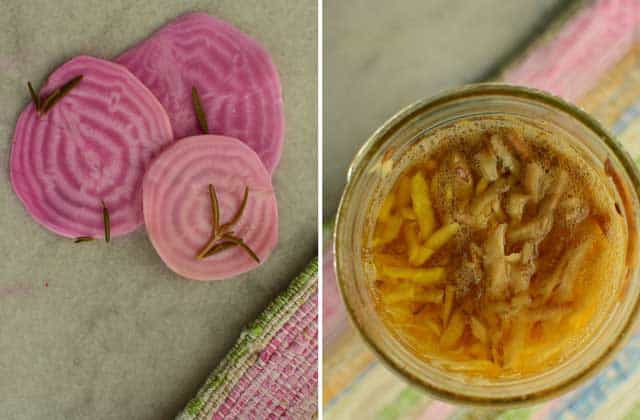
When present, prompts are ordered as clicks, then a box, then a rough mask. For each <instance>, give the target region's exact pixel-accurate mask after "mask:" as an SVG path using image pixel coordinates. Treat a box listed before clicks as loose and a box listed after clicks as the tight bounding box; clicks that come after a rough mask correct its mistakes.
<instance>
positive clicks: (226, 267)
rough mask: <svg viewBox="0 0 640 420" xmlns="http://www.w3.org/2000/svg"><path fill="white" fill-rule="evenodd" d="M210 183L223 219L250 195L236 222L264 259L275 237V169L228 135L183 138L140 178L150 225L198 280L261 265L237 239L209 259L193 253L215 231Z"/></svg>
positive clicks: (175, 264) (158, 241) (165, 249)
mask: <svg viewBox="0 0 640 420" xmlns="http://www.w3.org/2000/svg"><path fill="white" fill-rule="evenodd" d="M209 185H212V186H213V187H215V189H216V192H217V196H218V201H219V203H220V222H221V223H226V222H227V221H229V220H230V219H232V218H233V216H234V214H235V213H236V211H237V209H238V208H239V207H240V205H241V203H242V199H243V196H244V190H245V187H246V188H248V190H249V194H248V200H247V204H246V207H245V210H244V212H243V213H242V216H241V217H240V219H239V221H238V222H237V224H235V225H234V227H233V230H234V233H235V235H236V236H239V237H241V238H242V239H243V240H244V242H245V243H246V244H247V245H249V247H250V248H251V249H253V251H255V253H256V254H257V255H258V257H259V258H260V262H261V263H262V262H264V261H265V260H266V259H267V258H268V257H269V255H270V254H271V251H272V250H273V248H274V247H275V246H276V243H277V242H278V208H277V205H276V197H275V193H274V191H273V186H272V185H271V176H270V174H269V173H268V172H267V170H266V169H265V167H264V165H263V164H262V162H261V161H260V158H258V155H256V153H255V152H254V151H253V150H251V149H250V148H249V147H248V146H247V145H246V144H244V143H242V142H240V141H239V140H237V139H234V138H230V137H223V136H214V135H202V136H193V137H188V138H185V139H181V140H178V141H177V142H175V144H173V145H172V146H171V147H169V148H168V149H167V150H165V151H164V152H163V153H162V154H161V155H160V156H158V157H157V158H156V159H155V160H154V161H153V163H152V164H151V167H150V168H149V170H148V171H147V173H146V175H145V177H144V182H143V186H142V193H143V207H144V221H145V225H146V227H147V233H148V235H149V238H150V239H151V242H152V243H153V246H154V247H155V249H156V251H157V252H158V254H159V255H160V257H161V258H162V260H163V261H164V262H165V264H166V265H167V266H168V267H169V268H170V269H171V270H173V271H174V272H176V273H178V274H180V275H181V276H184V277H187V278H190V279H194V280H220V279H224V278H228V277H232V276H235V275H238V274H241V273H244V272H246V271H249V270H252V269H254V268H256V267H257V266H258V263H257V262H256V261H254V260H253V259H251V258H250V257H249V255H248V254H247V253H246V252H245V251H243V250H242V249H240V248H238V247H235V248H231V249H227V250H224V251H222V252H220V253H218V254H215V255H212V256H210V257H207V258H204V259H197V258H196V255H197V254H198V252H199V251H200V250H201V249H202V248H203V246H204V245H205V244H206V243H207V241H208V240H209V238H210V235H211V232H212V216H211V204H210V199H209V192H208V191H209V189H208V187H209Z"/></svg>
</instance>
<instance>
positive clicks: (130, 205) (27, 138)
mask: <svg viewBox="0 0 640 420" xmlns="http://www.w3.org/2000/svg"><path fill="white" fill-rule="evenodd" d="M79 75H82V76H83V78H82V80H81V81H80V82H79V83H78V84H77V85H76V86H75V87H74V88H73V89H72V90H71V91H70V92H69V93H68V94H67V95H66V96H64V97H63V98H62V99H61V100H60V101H58V102H57V103H56V104H55V105H54V106H53V107H52V108H51V109H50V110H49V111H48V112H47V113H46V114H42V115H40V114H39V113H38V112H37V110H36V109H35V107H34V105H33V103H31V104H29V105H28V106H27V107H26V109H25V110H24V111H23V112H22V114H20V117H19V119H18V123H17V126H16V129H15V132H14V137H13V145H12V147H11V163H10V166H11V169H10V172H11V184H12V186H13V189H14V191H15V192H16V194H17V195H18V197H19V198H20V200H22V202H23V203H24V205H25V207H26V209H27V211H28V212H29V213H30V214H31V216H32V217H33V218H34V219H35V220H36V221H37V222H38V223H40V224H42V225H43V226H44V227H46V228H47V229H49V230H51V231H53V232H55V233H57V234H59V235H62V236H66V237H71V238H73V237H80V236H91V237H95V238H102V237H103V236H104V219H103V208H102V201H104V203H105V205H106V207H107V208H108V210H109V214H110V219H111V223H110V225H111V236H112V237H113V236H120V235H124V234H127V233H129V232H131V231H133V230H135V229H136V228H137V227H139V226H140V225H141V224H142V222H143V217H142V192H141V185H142V178H143V176H144V172H145V169H146V168H147V166H148V164H149V163H150V161H151V159H152V158H153V157H154V156H155V155H156V154H157V153H158V152H159V151H160V150H161V149H162V148H163V147H164V146H165V145H168V144H169V143H170V142H171V141H172V140H173V134H172V131H171V124H170V122H169V117H168V116H167V113H166V112H165V110H164V109H163V108H162V105H160V103H159V102H158V100H157V99H156V98H155V96H153V94H152V93H151V92H150V91H149V89H147V88H146V87H145V86H144V85H143V84H142V83H141V82H140V81H139V80H138V79H136V78H135V77H134V76H133V75H132V74H131V73H130V72H129V71H128V70H127V69H126V68H124V67H123V66H121V65H118V64H115V63H112V62H110V61H105V60H100V59H97V58H93V57H88V56H79V57H76V58H74V59H72V60H71V61H68V62H67V63H65V64H63V65H62V66H61V67H59V68H58V69H57V70H55V71H54V72H53V73H52V74H51V75H50V76H49V78H48V80H47V83H46V84H45V85H44V87H43V88H42V90H41V92H40V94H41V95H42V96H43V97H46V96H47V95H49V94H50V93H51V92H52V91H54V90H55V89H57V88H59V87H61V86H63V85H65V84H66V83H67V82H68V81H69V80H71V79H73V78H74V77H76V76H79Z"/></svg>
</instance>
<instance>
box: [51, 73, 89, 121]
mask: <svg viewBox="0 0 640 420" xmlns="http://www.w3.org/2000/svg"><path fill="white" fill-rule="evenodd" d="M82 77H83V76H82V75H80V76H76V77H74V78H73V79H71V80H69V81H68V82H67V83H65V84H64V85H62V86H61V87H59V88H58V89H56V90H54V91H53V92H52V93H51V94H50V95H49V96H47V99H45V101H44V103H43V104H42V107H41V108H40V109H41V111H42V113H43V114H46V113H47V112H49V111H50V110H51V108H53V106H54V105H55V104H57V103H58V102H60V99H62V98H64V97H65V96H66V95H67V94H68V93H69V92H71V90H72V89H73V88H74V87H76V86H77V85H78V83H80V81H81V80H82Z"/></svg>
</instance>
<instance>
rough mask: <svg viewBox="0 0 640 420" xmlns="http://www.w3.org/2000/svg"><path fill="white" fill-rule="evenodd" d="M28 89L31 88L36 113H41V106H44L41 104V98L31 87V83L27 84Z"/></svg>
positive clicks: (30, 92)
mask: <svg viewBox="0 0 640 420" xmlns="http://www.w3.org/2000/svg"><path fill="white" fill-rule="evenodd" d="M27 87H28V88H29V95H31V100H32V101H33V106H35V107H36V111H38V112H39V111H40V106H41V105H42V104H41V103H40V96H38V95H37V94H36V91H35V90H34V89H33V86H31V82H27Z"/></svg>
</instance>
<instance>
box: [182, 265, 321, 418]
mask: <svg viewBox="0 0 640 420" xmlns="http://www.w3.org/2000/svg"><path fill="white" fill-rule="evenodd" d="M317 388H318V263H317V261H313V262H312V263H311V264H309V266H308V267H307V268H306V269H305V271H304V272H302V273H301V274H300V275H299V276H298V277H296V279H295V280H293V282H292V283H291V285H290V286H289V288H288V289H287V290H286V291H285V292H284V293H282V294H281V295H280V296H278V297H277V298H276V299H275V300H274V301H273V302H272V303H271V304H270V305H269V306H268V307H267V309H266V310H265V311H264V312H263V313H262V315H260V317H259V318H258V319H257V320H255V321H254V322H253V323H252V324H251V325H250V326H249V327H247V328H246V329H245V331H244V332H243V333H242V334H241V335H240V338H239V339H238V341H237V343H236V344H235V346H234V347H233V348H232V349H231V351H230V352H229V353H228V354H227V356H226V357H225V358H224V360H223V361H222V362H221V363H220V365H219V366H218V367H217V368H216V370H215V371H214V372H213V373H212V374H211V375H210V376H209V378H208V379H207V381H206V382H205V384H204V385H203V386H202V388H201V389H200V391H199V392H198V394H197V395H196V396H195V398H194V399H193V400H191V401H190V402H189V404H188V405H187V406H186V408H185V409H184V410H183V412H182V413H180V415H178V417H177V419H178V420H205V419H206V420H214V419H215V420H218V419H243V420H244V419H247V420H252V419H282V418H285V419H312V418H316V417H317V411H318V402H317V401H318V394H317Z"/></svg>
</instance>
